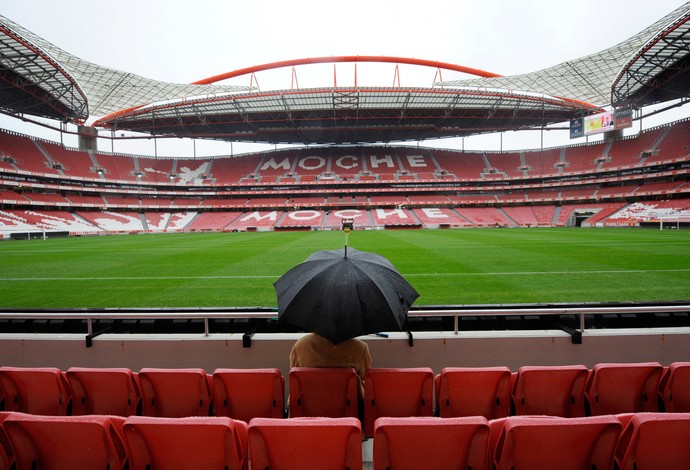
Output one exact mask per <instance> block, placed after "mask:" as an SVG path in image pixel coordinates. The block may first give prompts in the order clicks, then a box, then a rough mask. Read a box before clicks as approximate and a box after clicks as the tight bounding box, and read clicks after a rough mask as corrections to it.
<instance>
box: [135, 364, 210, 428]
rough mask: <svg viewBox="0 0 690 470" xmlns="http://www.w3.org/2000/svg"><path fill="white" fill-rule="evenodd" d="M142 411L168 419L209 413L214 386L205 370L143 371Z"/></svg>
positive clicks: (140, 377) (141, 379)
mask: <svg viewBox="0 0 690 470" xmlns="http://www.w3.org/2000/svg"><path fill="white" fill-rule="evenodd" d="M138 376H139V383H140V384H141V403H142V406H141V414H142V415H144V416H158V417H165V418H181V417H186V416H209V414H210V409H211V387H210V384H209V380H208V378H207V377H206V372H205V371H204V370H203V369H149V368H144V369H141V370H140V371H139V374H138Z"/></svg>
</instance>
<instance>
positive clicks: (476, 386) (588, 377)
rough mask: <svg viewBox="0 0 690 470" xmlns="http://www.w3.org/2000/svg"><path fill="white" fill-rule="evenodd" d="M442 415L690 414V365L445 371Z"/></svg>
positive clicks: (440, 380) (439, 389)
mask: <svg viewBox="0 0 690 470" xmlns="http://www.w3.org/2000/svg"><path fill="white" fill-rule="evenodd" d="M435 380H436V403H437V409H438V415H439V416H442V417H451V416H474V415H481V416H485V417H486V418H488V419H494V418H500V417H506V416H510V415H549V416H560V417H566V418H568V417H583V416H597V415H607V414H619V413H634V412H656V411H668V412H690V362H676V363H673V364H671V365H670V366H669V367H663V366H662V365H661V364H659V363H657V362H646V363H629V364H628V363H615V364H614V363H602V364H597V365H595V366H594V367H593V368H592V369H591V370H590V369H588V368H587V367H585V366H583V365H571V366H524V367H520V368H519V369H518V371H517V372H511V371H510V370H509V369H508V368H507V367H487V368H459V367H450V368H445V369H443V371H442V372H441V373H440V374H438V375H437V376H436V378H435Z"/></svg>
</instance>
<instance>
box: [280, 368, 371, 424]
mask: <svg viewBox="0 0 690 470" xmlns="http://www.w3.org/2000/svg"><path fill="white" fill-rule="evenodd" d="M289 381H290V417H292V418H296V417H302V416H314V417H329V418H342V417H353V418H356V417H357V416H358V409H359V408H358V403H357V397H358V393H359V378H358V376H357V373H356V372H355V370H354V369H352V368H347V367H342V368H338V367H333V368H330V367H293V368H292V369H290V375H289Z"/></svg>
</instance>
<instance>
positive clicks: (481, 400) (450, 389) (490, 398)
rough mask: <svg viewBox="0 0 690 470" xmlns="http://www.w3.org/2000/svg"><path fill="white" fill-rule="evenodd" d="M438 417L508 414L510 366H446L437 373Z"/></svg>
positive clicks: (497, 416) (492, 417)
mask: <svg viewBox="0 0 690 470" xmlns="http://www.w3.org/2000/svg"><path fill="white" fill-rule="evenodd" d="M436 403H437V404H438V410H439V416H441V417H442V418H450V417H457V416H484V417H485V418H486V419H494V418H500V417H503V416H508V415H509V414H510V369H508V368H507V367H479V368H469V367H446V368H444V369H443V370H442V371H441V373H440V374H439V375H437V376H436Z"/></svg>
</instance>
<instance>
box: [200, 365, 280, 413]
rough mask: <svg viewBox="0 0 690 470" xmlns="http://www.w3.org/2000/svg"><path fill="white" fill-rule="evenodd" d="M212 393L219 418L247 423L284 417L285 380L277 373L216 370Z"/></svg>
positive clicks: (275, 370)
mask: <svg viewBox="0 0 690 470" xmlns="http://www.w3.org/2000/svg"><path fill="white" fill-rule="evenodd" d="M213 390H214V393H213V397H214V410H215V415H216V416H228V417H230V418H233V419H240V420H242V421H244V422H247V423H248V422H249V421H250V420H251V419H252V418H257V417H261V418H282V417H283V408H284V398H283V397H284V395H285V380H284V379H283V376H282V375H281V374H280V370H278V369H216V370H215V371H214V372H213Z"/></svg>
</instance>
